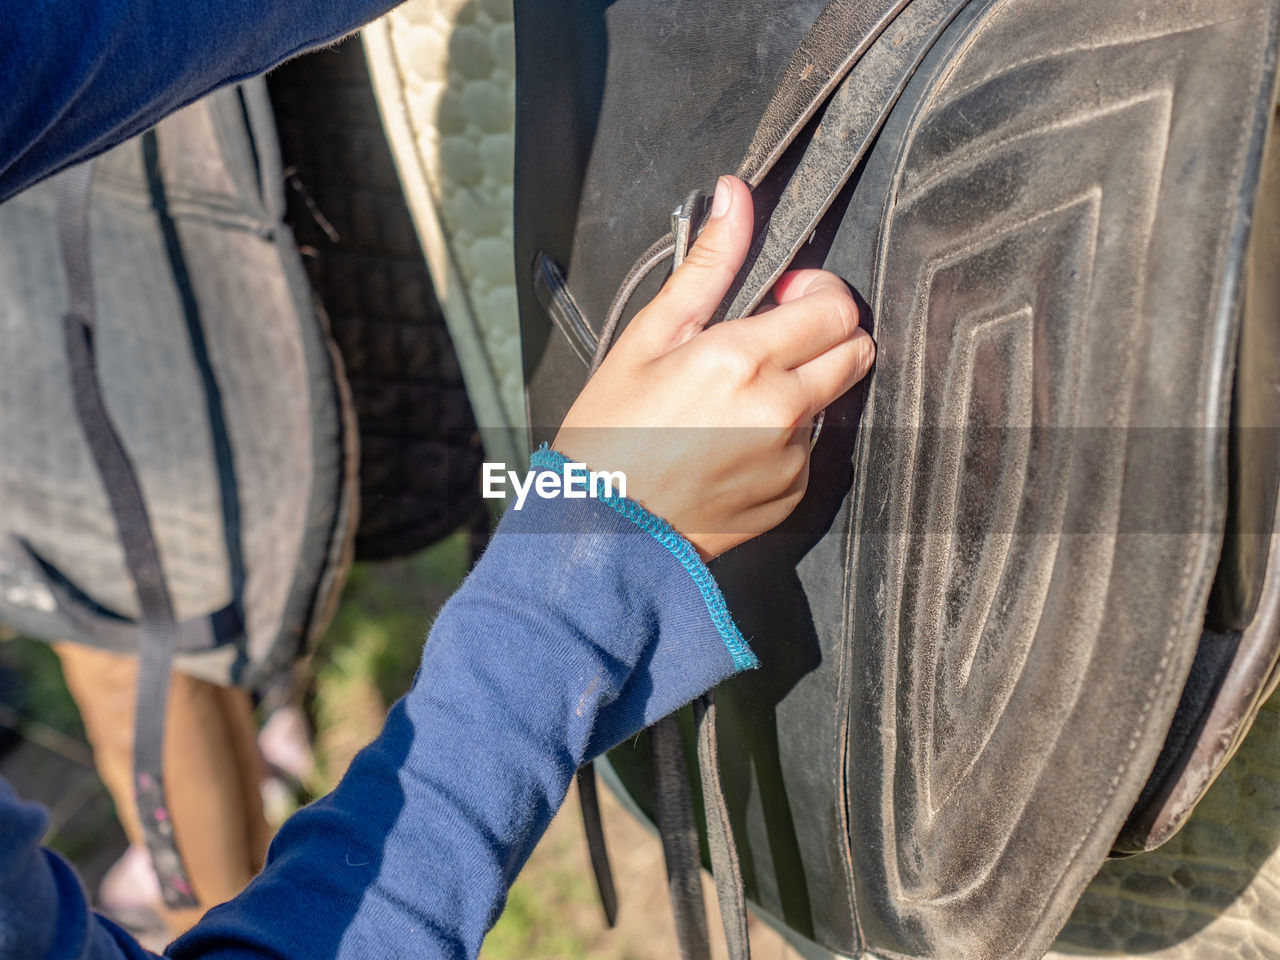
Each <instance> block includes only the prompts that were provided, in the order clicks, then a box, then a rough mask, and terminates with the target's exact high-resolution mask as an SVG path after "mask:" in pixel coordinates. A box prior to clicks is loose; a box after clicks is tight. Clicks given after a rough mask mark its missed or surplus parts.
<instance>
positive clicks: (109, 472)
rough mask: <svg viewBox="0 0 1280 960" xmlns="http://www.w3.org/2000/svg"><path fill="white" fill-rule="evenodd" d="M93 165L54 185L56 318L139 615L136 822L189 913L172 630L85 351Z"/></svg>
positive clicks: (131, 477)
mask: <svg viewBox="0 0 1280 960" xmlns="http://www.w3.org/2000/svg"><path fill="white" fill-rule="evenodd" d="M92 186H93V164H92V163H85V164H82V165H80V166H78V167H73V168H72V169H70V170H68V171H67V172H66V173H64V174H63V175H62V177H61V179H60V181H59V183H58V242H59V246H60V248H61V251H62V260H63V266H64V269H65V271H66V278H67V291H68V308H67V313H66V315H65V317H64V318H63V327H64V331H65V334H66V344H67V362H68V366H69V368H70V375H71V389H72V394H73V398H74V403H75V409H76V416H77V418H78V419H79V421H80V428H81V430H82V431H83V433H84V437H85V440H86V442H87V443H88V445H89V450H90V452H91V453H92V455H93V461H94V465H95V466H96V467H97V470H98V475H99V477H100V478H101V480H102V485H103V488H104V489H105V491H106V495H107V500H108V502H109V503H110V505H111V513H112V515H113V517H114V518H115V522H116V530H117V533H118V535H119V537H120V545H121V548H122V550H123V552H124V559H125V565H126V566H127V567H128V569H129V575H130V576H131V577H132V579H133V583H134V589H135V591H136V592H137V597H138V606H139V608H140V611H141V616H140V618H139V624H138V691H137V701H136V713H135V716H134V741H133V769H134V789H135V793H136V797H137V803H138V815H139V818H140V820H141V821H142V831H143V835H144V836H145V838H146V842H147V848H148V850H149V851H150V853H151V859H152V862H153V863H154V864H155V868H156V874H157V875H158V876H159V879H160V889H161V892H162V893H163V896H164V902H165V904H166V905H167V906H169V907H171V908H173V907H194V906H196V905H197V902H196V899H195V896H194V893H193V891H192V888H191V882H190V880H189V878H188V877H187V873H186V869H185V867H184V866H183V863H182V857H181V855H180V854H179V853H178V847H177V843H176V842H175V839H174V835H173V820H172V817H171V816H170V814H169V806H168V803H167V801H166V799H165V790H164V780H163V777H162V775H161V773H162V766H163V758H164V718H165V710H166V707H167V705H168V698H169V672H170V669H171V666H172V663H173V652H174V649H175V647H176V646H177V643H178V625H177V622H176V619H175V617H174V612H173V603H172V601H171V600H170V597H169V591H168V588H167V586H166V585H165V579H164V571H163V568H162V567H161V565H160V555H159V553H158V551H157V549H156V542H155V536H154V534H153V532H152V529H151V521H150V519H149V518H148V516H147V508H146V503H145V501H144V500H143V496H142V488H141V486H140V485H139V483H138V477H137V474H136V473H135V472H134V469H133V464H132V463H131V462H130V460H129V455H128V453H127V452H126V451H125V449H124V445H123V444H122V443H121V441H120V436H119V434H118V433H117V432H116V429H115V426H114V425H113V424H112V422H111V416H110V414H109V412H108V411H107V407H106V403H105V402H104V401H103V397H102V386H101V384H100V383H99V381H98V369H97V359H96V355H95V352H94V332H95V331H94V321H95V310H94V296H93V276H92V272H91V263H90V253H89V200H90V195H91V191H92Z"/></svg>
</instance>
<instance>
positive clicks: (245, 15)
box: [0, 0, 398, 201]
mask: <svg viewBox="0 0 1280 960" xmlns="http://www.w3.org/2000/svg"><path fill="white" fill-rule="evenodd" d="M397 2H398V0H25V2H16V0H15V2H9V3H5V4H4V5H3V13H2V14H0V201H4V200H7V199H8V198H9V197H11V196H13V195H14V194H15V193H17V192H19V191H21V190H23V189H25V188H26V187H28V186H30V185H31V184H33V183H35V182H36V181H37V180H41V179H43V178H44V177H46V176H49V175H50V174H53V173H56V172H57V171H58V170H60V169H62V168H63V167H66V166H69V165H71V164H72V163H75V162H78V161H81V160H87V159H89V158H90V157H93V156H96V155H97V154H99V153H102V152H103V151H104V150H107V149H109V148H111V147H113V146H115V145H116V144H118V143H122V142H124V141H125V140H127V139H129V138H130V137H132V136H134V135H135V134H138V133H141V132H142V131H143V130H145V129H147V128H148V127H150V126H151V125H152V124H154V123H156V122H157V121H159V120H160V119H161V118H162V117H164V116H165V115H167V114H169V113H171V112H173V111H174V110H176V109H178V108H179V107H182V106H185V105H186V104H188V103H191V102H192V101H193V100H197V99H199V98H200V97H202V96H204V95H205V94H206V93H209V92H210V91H211V90H213V89H215V88H216V87H219V86H222V85H223V84H226V83H230V82H235V81H239V80H243V79H245V78H247V77H251V76H254V75H256V74H259V73H262V72H263V71H264V70H266V69H268V68H269V67H271V66H274V65H275V64H277V63H279V62H280V61H282V60H285V59H287V58H289V57H291V56H293V55H294V54H296V53H300V52H302V51H303V50H306V49H309V48H310V47H314V46H317V45H319V44H322V43H327V42H329V41H332V40H336V39H338V38H339V37H341V36H343V35H344V34H347V33H350V32H351V31H352V30H354V29H356V28H357V27H360V26H362V25H363V24H365V23H368V22H369V21H370V20H372V19H374V18H375V17H378V16H380V15H381V14H383V13H385V12H386V11H387V10H389V9H391V8H392V7H393V6H395V5H396V3H397Z"/></svg>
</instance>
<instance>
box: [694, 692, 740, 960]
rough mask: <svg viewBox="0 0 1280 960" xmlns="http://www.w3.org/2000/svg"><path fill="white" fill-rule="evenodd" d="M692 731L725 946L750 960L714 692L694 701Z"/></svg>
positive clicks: (736, 958) (735, 957) (732, 955)
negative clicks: (726, 794) (722, 768)
mask: <svg viewBox="0 0 1280 960" xmlns="http://www.w3.org/2000/svg"><path fill="white" fill-rule="evenodd" d="M693 728H694V731H695V737H696V739H697V741H698V774H699V777H700V778H701V781H702V808H703V814H704V816H705V817H706V823H707V849H708V850H709V851H710V853H711V875H712V877H713V878H714V879H715V882H716V899H717V900H719V901H720V921H721V923H722V924H723V926H724V940H725V946H726V948H727V949H728V952H729V960H751V939H750V937H749V936H748V934H747V892H746V886H745V885H744V884H743V882H742V863H741V861H740V860H739V857H738V845H737V844H736V843H735V842H734V838H733V824H732V822H730V820H729V804H728V802H727V800H726V799H725V794H724V784H723V783H722V782H721V780H720V741H719V737H718V736H717V733H716V694H715V691H714V690H713V691H711V692H710V693H706V694H703V695H702V696H701V697H699V698H698V699H697V700H695V701H693Z"/></svg>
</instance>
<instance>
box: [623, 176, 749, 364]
mask: <svg viewBox="0 0 1280 960" xmlns="http://www.w3.org/2000/svg"><path fill="white" fill-rule="evenodd" d="M753 226H754V219H753V214H752V204H751V190H750V188H749V187H748V186H747V185H746V184H745V183H743V182H742V181H741V180H739V179H738V178H737V177H729V176H725V177H721V178H720V179H719V181H718V182H717V183H716V192H715V196H714V198H713V199H712V201H711V215H710V217H709V218H708V220H707V224H706V226H705V227H703V228H702V233H701V234H699V235H698V239H697V241H696V242H695V243H694V244H693V246H692V247H690V248H689V254H688V256H687V257H685V261H684V263H682V264H681V265H680V268H679V269H678V270H676V271H675V272H674V273H673V274H671V277H670V279H668V280H667V282H666V284H665V285H664V286H663V288H662V290H661V291H660V292H659V293H658V295H657V296H656V297H654V299H653V302H652V303H651V304H650V305H649V306H648V307H647V308H646V310H645V313H646V314H648V316H647V317H646V325H647V326H650V327H651V328H652V330H653V332H654V333H655V334H657V335H659V336H660V337H661V339H662V340H664V341H665V342H666V349H667V350H670V349H672V348H673V347H675V346H678V345H679V344H681V343H683V342H684V341H685V340H688V339H689V338H690V337H692V336H693V335H694V334H696V333H697V332H698V331H699V330H701V329H702V328H703V327H705V326H706V325H707V321H708V320H710V319H711V317H712V316H713V315H714V314H715V312H716V308H717V307H718V306H719V305H720V301H721V300H723V299H724V296H725V294H726V293H728V292H729V286H730V285H731V284H732V283H733V278H734V277H735V276H736V275H737V273H738V268H740V267H741V266H742V261H743V260H744V259H746V256H747V249H748V248H749V247H750V246H751V231H752V227H753Z"/></svg>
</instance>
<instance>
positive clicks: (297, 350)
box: [0, 81, 355, 687]
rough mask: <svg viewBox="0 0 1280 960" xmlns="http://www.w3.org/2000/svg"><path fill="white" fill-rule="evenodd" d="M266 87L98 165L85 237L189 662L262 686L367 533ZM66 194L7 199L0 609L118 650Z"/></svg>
mask: <svg viewBox="0 0 1280 960" xmlns="http://www.w3.org/2000/svg"><path fill="white" fill-rule="evenodd" d="M281 191H282V177H281V173H280V163H279V157H278V153H277V152H276V147H275V142H274V130H273V127H272V124H271V116H270V108H269V106H267V104H266V99H265V90H264V88H263V87H262V85H261V82H260V81H255V82H254V83H252V84H248V85H246V86H245V87H243V88H237V89H228V90H224V91H221V92H219V93H217V94H215V95H213V96H212V97H209V98H207V99H205V100H203V101H200V102H199V103H197V104H194V105H192V106H190V107H188V108H186V109H184V110H182V111H180V112H179V113H177V114H175V115H173V116H172V117H170V118H169V119H167V120H165V121H164V122H163V123H161V124H160V125H159V126H158V127H157V128H156V129H155V130H154V131H152V132H149V133H147V134H144V135H143V136H141V137H139V138H136V139H134V140H132V141H129V142H128V143H126V144H124V145H122V146H120V147H118V148H117V149H115V150H113V151H111V152H110V153H108V154H106V155H104V156H103V157H101V158H100V159H99V160H98V161H97V169H96V176H95V186H94V190H93V195H92V204H91V211H90V226H89V242H90V251H91V259H92V271H93V281H94V287H95V293H96V306H97V315H98V332H97V336H96V347H97V355H98V372H99V379H100V381H101V384H102V393H103V397H104V399H105V403H106V406H107V408H108V410H109V413H110V416H111V418H112V420H113V421H114V424H115V428H116V430H117V432H118V433H119V434H120V437H121V439H122V441H123V445H124V447H125V451H126V453H127V454H128V456H129V458H130V460H131V461H132V464H133V467H134V470H135V472H136V473H137V476H138V479H139V482H140V485H141V488H142V492H143V495H144V498H145V501H146V507H147V510H148V513H149V514H150V520H151V525H152V528H153V530H154V534H155V538H156V542H157V546H158V549H159V553H160V559H161V563H162V565H163V568H164V575H165V579H166V582H167V584H168V587H169V591H170V593H171V595H172V598H173V603H174V606H175V612H176V616H177V618H178V619H179V620H180V621H198V620H200V619H201V618H206V617H209V616H210V615H212V614H215V613H216V612H218V611H224V612H225V613H226V614H227V616H225V617H223V618H222V619H221V620H220V621H219V622H218V623H216V624H214V629H213V630H212V631H210V632H209V633H208V634H207V635H206V638H207V643H206V644H205V645H204V646H203V648H200V649H192V648H191V647H190V646H188V647H186V648H184V649H182V650H180V653H179V656H178V657H177V660H176V664H177V666H178V668H179V669H181V670H183V671H185V672H188V673H190V674H192V675H195V676H199V677H202V678H205V679H208V680H211V681H213V682H218V683H236V684H243V685H246V686H251V687H252V686H259V685H261V684H263V683H265V682H267V681H268V680H270V679H272V678H273V677H274V676H276V675H277V674H278V673H279V671H281V670H282V669H283V668H285V667H287V666H288V665H289V664H290V663H291V662H292V660H293V658H294V657H295V656H296V655H297V654H298V653H299V652H300V650H301V648H302V646H303V644H304V643H305V641H306V640H307V638H308V637H309V636H310V635H311V634H312V633H313V631H315V630H317V629H318V628H319V626H320V624H321V622H322V620H323V614H324V611H325V608H326V607H327V606H328V605H329V604H330V602H331V601H332V600H333V599H334V598H335V597H336V593H337V587H338V586H339V585H340V582H341V576H342V572H343V571H344V569H345V563H346V561H347V559H348V557H349V553H350V544H351V535H352V533H353V531H354V521H355V514H354V507H353V502H352V493H353V492H354V480H355V474H354V460H353V458H352V454H353V453H354V442H355V436H354V432H353V430H352V429H351V428H350V426H349V424H348V423H347V422H346V417H347V412H346V410H345V398H344V392H343V388H342V385H341V383H340V370H339V367H338V364H337V363H336V361H335V358H334V356H333V355H332V351H331V346H332V345H331V343H330V341H329V338H328V334H327V332H326V331H325V330H324V329H323V327H322V325H321V323H320V321H319V319H318V317H317V315H316V312H315V310H314V309H313V307H312V300H311V292H310V289H309V286H308V283H307V278H306V274H305V272H304V271H303V269H302V264H301V262H300V260H299V258H298V254H297V251H296V249H295V248H294V245H293V240H292V237H291V235H290V233H289V231H288V229H287V228H285V227H284V226H283V223H282V221H281V217H282V215H283V194H282V192H281ZM55 192H56V189H55V186H54V185H53V184H52V183H45V184H42V185H39V186H37V187H35V188H33V189H31V190H30V191H27V192H26V193H23V194H21V195H20V196H18V197H16V198H14V199H13V200H11V201H10V202H9V203H6V204H5V205H4V206H2V207H0V448H3V449H4V450H5V451H6V453H5V456H4V457H3V459H0V531H2V533H0V618H2V619H4V620H5V621H7V622H9V623H10V624H11V625H12V626H14V627H15V628H17V629H18V630H20V631H22V632H23V633H26V634H28V635H30V636H34V637H40V638H44V639H47V640H57V639H65V638H70V639H73V640H79V641H83V642H86V643H98V644H102V645H107V646H111V645H114V644H113V642H112V638H119V637H125V638H127V637H128V635H129V630H128V629H122V628H129V627H131V625H132V624H133V623H134V621H136V619H137V617H138V613H139V612H138V610H137V600H136V596H135V587H134V584H133V582H132V580H131V577H130V574H129V571H128V569H127V567H126V565H125V561H124V557H123V556H122V553H121V548H120V542H119V538H118V536H117V531H116V528H115V522H114V520H113V517H112V512H111V510H110V509H109V507H108V504H107V500H106V494H105V492H104V489H103V487H102V484H101V481H100V479H99V475H98V472H97V469H96V468H95V465H94V462H93V460H92V457H91V455H90V452H89V449H88V447H87V444H86V442H85V439H84V437H83V435H82V431H81V428H80V425H79V423H78V421H77V419H76V415H75V412H74V408H73V397H72V391H71V387H70V383H69V379H68V368H67V360H66V347H65V344H64V342H63V334H62V330H61V315H62V313H63V312H64V311H65V310H66V307H67V285H66V279H65V276H64V269H63V262H62V258H61V257H60V255H59V249H58V243H57V234H56V227H55V206H56V203H55Z"/></svg>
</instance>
